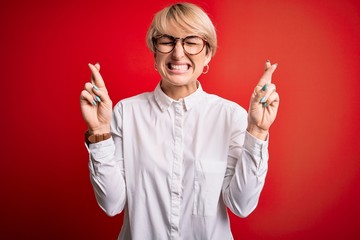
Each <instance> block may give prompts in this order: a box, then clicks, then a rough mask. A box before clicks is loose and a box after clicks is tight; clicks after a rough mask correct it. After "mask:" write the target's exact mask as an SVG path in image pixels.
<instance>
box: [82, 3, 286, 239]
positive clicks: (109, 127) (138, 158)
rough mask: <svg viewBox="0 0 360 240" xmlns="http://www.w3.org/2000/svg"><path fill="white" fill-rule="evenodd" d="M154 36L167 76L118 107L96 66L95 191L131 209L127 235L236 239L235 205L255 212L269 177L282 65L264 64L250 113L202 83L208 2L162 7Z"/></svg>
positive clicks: (87, 98) (111, 210) (210, 50)
mask: <svg viewBox="0 0 360 240" xmlns="http://www.w3.org/2000/svg"><path fill="white" fill-rule="evenodd" d="M147 44H148V46H149V48H150V49H151V51H153V52H154V60H155V69H156V70H157V71H158V72H159V74H160V76H161V81H160V82H159V84H158V85H157V86H156V88H155V90H154V91H153V92H150V93H143V94H140V95H138V96H134V97H132V98H129V99H124V100H122V101H120V102H119V103H118V104H117V105H115V107H114V109H113V111H112V102H111V100H110V97H109V96H108V94H107V90H106V87H105V84H104V81H103V79H102V77H101V75H100V73H99V70H100V65H99V64H95V65H92V64H89V67H90V70H91V73H92V78H91V82H89V83H86V85H85V90H84V91H82V93H81V97H80V102H81V111H82V115H83V118H84V120H85V122H86V123H87V125H88V132H87V134H86V142H87V145H88V149H89V153H90V161H89V168H90V173H91V181H92V184H93V187H94V191H95V196H96V199H97V201H98V203H99V205H100V207H101V208H102V209H103V210H104V211H105V212H106V213H107V214H108V215H110V216H113V215H116V214H118V213H120V212H122V211H123V210H125V214H124V222H123V226H122V229H121V232H120V235H119V239H139V240H144V239H232V234H231V231H230V224H229V218H228V215H227V211H226V208H229V209H230V210H231V211H232V212H234V213H235V214H236V215H238V216H240V217H246V216H247V215H248V214H250V213H251V212H252V211H253V210H254V209H255V207H256V205H257V202H258V199H259V196H260V192H261V190H262V188H263V185H264V181H265V176H266V172H267V161H268V151H267V146H268V141H267V136H268V131H269V127H270V125H271V124H272V122H273V121H274V119H275V117H276V113H277V109H278V104H279V96H278V94H277V93H276V92H275V85H274V84H272V83H271V76H272V74H273V72H274V71H275V69H276V67H277V65H276V64H274V65H271V64H270V62H269V61H267V62H266V63H265V70H266V71H265V73H264V75H263V76H262V77H261V79H260V81H259V83H258V85H257V86H256V87H255V90H254V93H253V94H252V96H251V100H250V108H249V113H247V112H246V111H245V110H244V109H243V108H242V107H240V106H239V105H237V104H236V103H233V102H231V101H228V100H225V99H222V98H220V97H218V96H216V95H211V94H207V93H206V92H204V91H203V89H202V87H201V84H200V82H199V81H198V78H199V76H200V75H201V74H203V73H206V72H207V71H208V70H209V65H208V64H209V62H210V60H211V58H212V56H213V55H214V54H215V51H216V46H217V42H216V33H215V29H214V26H213V24H212V22H211V20H210V19H209V17H208V16H207V14H206V13H205V12H204V11H203V10H202V9H200V8H199V7H197V6H195V5H193V4H190V3H179V4H174V5H172V6H170V7H167V8H165V9H163V10H161V11H160V12H158V13H157V14H156V15H155V17H154V19H153V22H152V24H151V26H150V28H149V30H148V33H147Z"/></svg>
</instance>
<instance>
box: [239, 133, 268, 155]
mask: <svg viewBox="0 0 360 240" xmlns="http://www.w3.org/2000/svg"><path fill="white" fill-rule="evenodd" d="M268 144H269V135H268V137H267V139H266V140H265V141H263V140H260V139H258V138H256V137H254V136H253V135H251V134H250V133H249V132H248V131H246V133H245V141H244V148H245V149H246V151H248V152H249V153H250V154H251V155H253V156H256V157H258V158H260V159H267V156H268Z"/></svg>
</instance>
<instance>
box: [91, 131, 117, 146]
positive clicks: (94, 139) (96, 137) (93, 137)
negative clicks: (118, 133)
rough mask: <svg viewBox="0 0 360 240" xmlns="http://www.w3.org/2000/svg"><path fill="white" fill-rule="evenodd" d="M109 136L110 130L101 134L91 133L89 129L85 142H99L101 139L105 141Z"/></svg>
mask: <svg viewBox="0 0 360 240" xmlns="http://www.w3.org/2000/svg"><path fill="white" fill-rule="evenodd" d="M109 138H111V134H110V132H107V133H101V134H94V133H91V132H90V131H89V130H88V131H86V132H85V142H86V144H87V145H89V144H91V143H98V142H101V141H105V140H107V139H109Z"/></svg>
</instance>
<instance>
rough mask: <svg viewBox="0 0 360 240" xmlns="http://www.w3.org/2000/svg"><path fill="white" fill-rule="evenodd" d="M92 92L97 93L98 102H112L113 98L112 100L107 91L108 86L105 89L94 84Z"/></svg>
mask: <svg viewBox="0 0 360 240" xmlns="http://www.w3.org/2000/svg"><path fill="white" fill-rule="evenodd" d="M91 90H92V92H93V93H94V95H95V98H96V100H97V101H98V102H103V103H105V104H107V103H110V102H111V100H110V97H109V95H108V93H107V90H106V88H104V89H99V88H98V87H97V86H95V85H93V87H92V89H91Z"/></svg>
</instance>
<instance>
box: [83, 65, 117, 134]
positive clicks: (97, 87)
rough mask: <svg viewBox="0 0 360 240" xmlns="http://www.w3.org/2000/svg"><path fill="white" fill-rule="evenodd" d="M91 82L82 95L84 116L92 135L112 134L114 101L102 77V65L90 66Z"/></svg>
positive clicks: (87, 84)
mask: <svg viewBox="0 0 360 240" xmlns="http://www.w3.org/2000/svg"><path fill="white" fill-rule="evenodd" d="M89 68H90V71H91V79H90V82H87V83H86V84H85V88H84V90H83V91H82V92H81V94H80V108H81V113H82V116H83V118H84V120H85V122H86V124H87V125H88V128H89V129H88V130H89V131H90V133H92V134H103V133H109V132H110V121H111V116H112V101H111V99H110V97H109V95H108V91H107V89H106V87H105V83H104V80H103V79H102V77H101V75H100V72H99V71H100V64H98V63H97V64H95V65H93V64H90V63H89Z"/></svg>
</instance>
